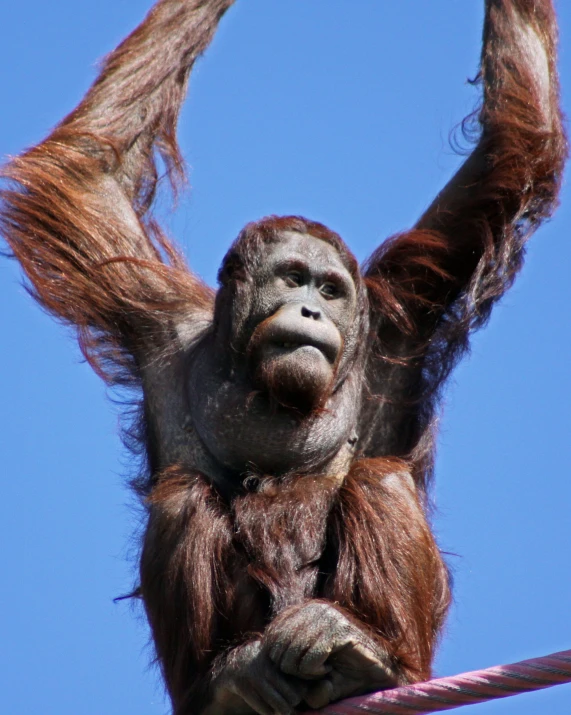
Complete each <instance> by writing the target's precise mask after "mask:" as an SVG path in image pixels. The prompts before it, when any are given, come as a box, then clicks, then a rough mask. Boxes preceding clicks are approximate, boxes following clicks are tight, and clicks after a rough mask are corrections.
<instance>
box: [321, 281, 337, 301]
mask: <svg viewBox="0 0 571 715" xmlns="http://www.w3.org/2000/svg"><path fill="white" fill-rule="evenodd" d="M319 292H320V293H321V295H322V296H323V297H324V298H327V299H328V300H332V299H333V298H337V297H338V296H339V288H338V287H337V286H336V285H335V283H330V282H327V283H324V284H323V285H322V286H321V288H320V289H319Z"/></svg>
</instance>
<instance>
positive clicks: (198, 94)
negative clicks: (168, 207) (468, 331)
mask: <svg viewBox="0 0 571 715" xmlns="http://www.w3.org/2000/svg"><path fill="white" fill-rule="evenodd" d="M149 6H150V3H149V2H148V0H99V2H97V3H87V2H84V1H83V0H75V1H74V2H71V0H51V2H49V3H47V2H39V1H38V0H26V1H24V2H20V3H14V2H4V3H2V4H0V68H1V69H0V102H1V106H2V110H1V111H0V154H2V155H7V154H14V153H17V152H18V151H20V150H21V149H22V148H24V147H25V146H29V145H31V144H33V143H35V142H37V141H39V140H40V139H41V138H42V137H43V136H45V134H46V133H47V131H48V130H49V128H50V127H51V126H53V125H54V124H55V123H56V122H57V121H58V120H59V119H60V118H61V117H62V116H63V115H64V114H65V113H66V112H68V111H69V110H70V109H71V108H72V107H73V106H74V104H75V103H76V102H78V101H79V99H80V98H81V96H82V94H83V93H84V92H85V90H86V89H87V87H88V85H89V83H90V82H91V81H92V80H93V79H94V77H95V65H96V60H97V59H98V58H100V57H101V56H102V55H104V54H105V53H106V52H108V51H110V50H111V49H112V48H113V47H114V45H115V44H116V43H117V42H118V41H119V40H120V39H121V38H122V37H123V36H124V35H125V34H126V33H127V32H128V31H129V30H130V29H131V28H133V27H134V26H135V24H136V23H137V22H138V21H139V20H140V19H141V18H142V17H143V15H144V13H145V12H146V11H147V10H148V8H149ZM482 6H483V2H481V1H480V0H431V1H430V2H428V0H424V1H422V0H399V2H395V1H393V2H389V0H353V1H352V2H349V0H311V1H310V2H308V0H271V2H268V0H248V1H247V2H246V1H245V0H238V2H237V4H236V6H235V7H234V8H233V9H232V10H231V11H230V13H229V14H228V16H227V18H226V19H225V21H224V23H223V25H222V28H221V30H220V32H219V34H218V36H217V38H216V41H215V43H214V45H213V46H212V48H211V50H210V51H209V53H208V54H207V56H206V58H205V59H204V60H203V61H201V62H200V64H199V66H198V67H197V71H196V73H195V76H194V78H193V80H192V82H191V96H190V99H189V101H188V102H187V104H186V105H185V109H184V112H183V114H182V118H181V126H180V136H181V142H182V146H183V150H184V153H185V156H186V157H187V160H188V162H189V165H190V183H191V186H192V190H191V191H190V192H189V193H188V194H187V195H185V196H183V197H182V199H181V201H180V206H179V210H178V211H177V212H176V214H175V215H174V216H173V217H172V219H170V221H169V226H170V230H171V232H172V234H173V235H174V236H176V237H177V239H178V240H179V242H180V243H181V244H182V246H183V247H184V250H185V251H186V253H187V255H188V257H189V260H190V262H191V265H192V266H193V268H194V269H195V270H197V271H198V272H199V273H201V274H202V275H203V276H204V277H205V278H206V279H207V280H208V281H209V282H210V283H213V282H214V280H215V275H216V268H217V266H218V264H219V262H220V259H221V258H222V256H223V254H224V252H225V249H226V248H227V246H228V244H229V243H230V241H231V240H232V239H233V238H234V236H235V235H236V234H237V232H238V230H239V229H240V227H241V226H242V225H243V224H244V223H246V221H248V220H251V219H255V218H258V217H260V216H262V215H265V214H269V213H278V214H286V213H301V214H305V215H307V216H309V217H311V218H315V219H317V220H320V221H323V222H325V223H326V224H328V225H329V226H331V227H332V228H333V229H335V230H337V231H339V232H340V233H341V234H342V235H343V236H344V237H345V239H346V240H347V241H348V243H349V244H350V245H351V246H352V248H353V249H354V251H355V252H356V254H357V256H358V257H359V258H360V259H364V258H365V257H366V256H367V255H368V254H369V253H370V252H371V251H372V250H373V248H374V247H375V246H376V245H377V244H378V243H379V242H380V241H381V240H382V239H383V238H385V237H386V236H388V235H390V234H392V233H394V232H395V231H398V230H399V229H402V228H405V227H407V226H410V225H411V224H412V223H413V222H414V221H415V219H416V218H417V217H418V216H419V215H420V213H421V211H422V210H423V208H424V207H426V206H427V205H428V204H429V203H430V201H431V200H432V198H433V197H434V196H435V195H436V193H437V192H438V190H439V189H440V188H441V187H442V186H443V184H444V183H445V182H446V181H447V179H448V178H449V177H450V175H451V174H452V173H453V171H454V168H455V167H456V166H457V165H458V163H459V161H460V160H461V159H460V158H459V157H458V156H457V155H455V154H454V153H453V151H452V150H451V149H450V145H449V142H448V137H449V131H450V130H451V129H452V128H453V127H454V125H456V124H457V123H458V122H459V121H460V120H461V119H462V117H463V116H464V115H465V114H467V113H468V112H469V111H470V110H471V109H472V108H473V107H474V104H475V102H476V99H477V95H476V94H475V91H474V90H473V88H471V87H470V86H469V85H468V84H467V83H466V79H467V78H468V77H473V76H474V75H475V73H476V68H477V61H478V55H479V41H480V33H481V22H482ZM559 16H560V23H561V65H560V66H561V76H562V89H563V102H564V106H565V107H566V109H567V111H568V112H571V4H569V3H564V2H563V1H562V0H560V2H559ZM570 227H571V191H570V190H569V186H568V182H567V183H566V185H565V186H564V190H563V195H562V206H561V208H560V210H559V211H558V213H557V215H556V216H555V218H554V219H553V220H552V221H551V222H550V223H549V224H548V225H546V226H545V227H543V228H542V229H541V230H540V231H539V232H538V234H537V236H536V237H535V238H534V240H533V241H532V243H531V244H530V247H529V252H528V261H527V264H526V267H525V269H524V271H523V274H522V276H521V277H520V279H519V280H518V282H517V284H516V286H515V287H514V288H513V290H512V291H511V292H510V293H509V294H508V296H507V297H506V298H505V299H504V301H503V302H502V303H501V305H500V306H499V307H498V308H497V309H496V311H495V313H494V315H493V318H492V320H491V322H490V324H489V326H488V327H487V328H486V329H485V330H484V331H482V332H481V333H479V334H478V335H477V336H475V338H474V340H473V349H472V354H471V357H469V358H468V359H466V360H465V361H464V362H463V363H462V365H461V366H460V368H459V369H458V370H457V371H456V373H455V374H454V377H453V380H452V381H451V384H450V386H449V389H448V392H447V395H446V405H445V410H444V415H443V420H442V427H441V432H440V449H439V455H438V462H437V479H436V488H435V497H436V501H437V504H438V511H437V513H436V517H435V529H436V532H437V534H438V538H439V541H440V544H441V546H442V548H443V549H444V550H445V551H448V552H451V553H452V554H454V555H451V556H449V562H450V564H451V566H452V568H453V571H454V574H455V581H456V586H455V605H454V608H453V610H452V612H451V615H450V619H449V622H448V627H447V631H446V634H445V637H444V639H443V643H442V647H441V649H440V654H439V657H438V661H437V665H436V667H437V672H438V674H441V675H447V674H452V673H458V672H462V671H465V670H472V669H476V668H483V667H486V666H490V665H494V664H498V663H508V662H512V661H516V660H519V659H522V658H526V657H533V656H537V655H542V654H547V653H550V652H553V651H557V650H563V649H569V648H571V620H570V618H569V603H570V602H571V566H570V558H569V554H570V551H571V530H570V528H569V527H570V514H571V486H570V480H569V473H570V472H571V466H570V464H571V437H570V428H571V417H570V410H569V400H570V397H571V375H570V370H569V367H570V358H571V338H570V335H569V328H570V324H571V321H570V317H569V312H570V309H571V277H570V268H571V246H570V242H569V233H570ZM0 305H1V306H2V307H1V309H0V335H2V338H1V340H2V342H1V349H0V385H1V388H0V389H1V402H0V405H1V409H0V450H1V455H2V457H1V464H2V467H1V469H0V472H1V481H0V485H1V486H0V489H1V493H2V498H1V499H0V539H1V544H2V547H1V549H0V603H1V604H2V606H1V608H0V643H2V646H1V647H0V712H2V713H6V714H9V715H32V713H33V714H35V713H38V712H41V713H43V714H44V715H72V714H73V715H78V714H80V715H100V713H106V715H119V714H121V715H123V714H124V713H127V712H132V713H137V714H138V715H161V714H163V713H165V712H167V709H168V708H167V705H166V703H165V700H164V697H163V694H162V688H161V685H160V681H159V678H158V676H157V673H156V672H155V671H154V670H153V669H152V668H150V667H149V661H150V651H149V649H148V647H147V646H146V643H147V637H148V636H147V630H146V626H145V622H144V618H143V617H142V613H141V612H140V611H138V610H137V609H132V608H131V607H130V606H129V605H128V604H126V603H120V604H118V605H115V604H113V602H112V598H113V597H114V596H117V595H120V594H122V593H125V592H126V591H128V590H129V589H130V587H131V585H132V583H133V581H134V578H135V576H134V573H135V566H134V562H133V553H134V551H135V549H134V541H133V538H132V535H133V533H134V532H136V529H137V526H138V516H137V512H136V510H134V509H133V508H132V501H131V498H130V496H129V493H128V490H127V489H126V487H125V486H124V485H125V478H126V476H127V475H128V474H129V457H128V455H127V454H126V452H125V451H124V450H123V449H122V447H121V444H120V442H119V439H118V437H117V431H116V428H117V421H118V412H117V408H116V407H115V406H114V405H113V404H112V402H111V401H110V399H109V395H108V394H106V391H105V389H104V387H103V386H102V384H101V383H100V382H99V381H98V379H97V378H96V377H95V376H94V375H93V374H92V373H91V372H90V370H89V368H88V367H87V366H86V365H85V364H84V363H82V361H81V359H80V355H79V351H78V349H77V347H76V346H75V344H74V342H73V340H72V339H70V332H69V330H67V329H65V328H63V327H62V326H60V325H57V324H56V323H54V322H53V321H51V320H50V319H49V318H48V317H47V316H45V315H44V314H43V313H42V312H41V311H39V310H38V308H37V307H36V306H35V305H33V304H32V301H31V300H30V299H29V297H28V296H27V294H26V293H25V291H24V289H23V288H22V287H21V279H20V274H19V271H18V268H17V266H16V265H15V264H13V263H12V262H9V261H6V260H0ZM570 708H571V686H563V687H559V688H555V689H553V690H551V691H545V692H543V693H538V694H533V695H524V696H519V697H518V698H512V699H508V700H506V701H500V702H496V703H493V704H486V705H481V706H477V708H473V712H474V713H478V714H479V715H480V714H481V715H494V714H496V713H497V714H498V715H501V714H503V715H508V714H509V715H515V714H516V713H517V715H536V714H537V713H539V712H545V713H549V714H550V715H568V713H569V711H570ZM470 712H472V711H470Z"/></svg>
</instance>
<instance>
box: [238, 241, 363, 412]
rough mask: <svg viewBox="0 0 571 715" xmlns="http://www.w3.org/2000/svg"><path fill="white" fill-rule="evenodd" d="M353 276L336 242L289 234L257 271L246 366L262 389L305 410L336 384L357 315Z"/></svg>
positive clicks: (307, 410) (271, 248)
mask: <svg viewBox="0 0 571 715" xmlns="http://www.w3.org/2000/svg"><path fill="white" fill-rule="evenodd" d="M355 304H356V293H355V287H354V283H353V279H352V277H351V275H350V274H349V272H348V271H347V269H346V268H345V266H344V265H343V264H342V262H341V261H340V259H339V256H338V254H337V251H336V250H335V248H334V247H333V246H331V245H330V244H328V243H325V242H324V241H320V240H318V239H315V238H313V237H312V236H307V235H303V234H299V233H294V232H288V233H285V234H283V239H282V240H281V241H280V242H279V243H277V244H272V245H270V246H268V251H267V256H266V258H265V261H264V264H263V267H262V270H260V271H259V272H258V273H257V274H256V275H255V276H254V301H253V305H252V312H251V315H250V319H249V321H248V326H255V327H254V330H253V333H252V337H251V339H250V343H249V346H248V363H249V365H250V369H251V375H252V377H253V382H254V385H255V386H256V387H260V388H261V389H267V390H268V391H269V392H270V394H271V395H272V396H273V397H274V398H275V399H276V400H277V401H278V402H279V403H280V404H282V405H284V406H286V407H292V408H294V409H297V410H299V411H300V412H301V413H306V412H310V411H311V410H313V409H315V408H316V407H318V406H320V401H323V398H326V397H327V396H328V394H329V392H330V391H331V389H332V387H333V382H334V378H335V372H336V368H337V366H338V364H339V363H340V362H341V360H342V358H343V353H344V349H345V338H346V336H347V333H348V329H349V327H350V323H351V320H352V319H353V317H354V313H355Z"/></svg>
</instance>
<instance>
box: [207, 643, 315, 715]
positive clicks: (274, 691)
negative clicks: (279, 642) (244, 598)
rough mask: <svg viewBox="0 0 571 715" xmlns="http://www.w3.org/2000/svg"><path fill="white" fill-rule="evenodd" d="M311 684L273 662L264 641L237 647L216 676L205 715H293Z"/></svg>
mask: <svg viewBox="0 0 571 715" xmlns="http://www.w3.org/2000/svg"><path fill="white" fill-rule="evenodd" d="M307 689H308V683H307V682H306V681H305V680H303V679H301V678H296V677H294V676H291V675H287V674H286V673H284V672H283V671H281V670H280V668H279V667H278V666H277V665H276V664H275V663H273V662H272V660H271V659H270V658H269V655H268V653H267V651H266V650H265V649H264V647H263V645H262V641H261V640H255V641H252V642H250V643H246V644H245V645H243V646H240V647H238V648H235V649H234V650H233V651H231V653H230V654H229V655H228V656H227V657H226V658H225V660H224V665H223V667H222V669H221V670H220V672H219V674H218V675H216V676H215V677H214V680H213V685H212V691H213V699H212V702H211V704H210V705H209V706H208V707H207V708H206V709H205V710H204V711H203V715H231V714H232V715H251V713H257V714H258V715H290V713H293V712H294V711H295V708H296V706H298V705H299V704H300V703H301V702H302V700H303V699H304V697H305V694H306V692H307Z"/></svg>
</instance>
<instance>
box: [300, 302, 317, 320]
mask: <svg viewBox="0 0 571 715" xmlns="http://www.w3.org/2000/svg"><path fill="white" fill-rule="evenodd" d="M301 314H302V316H303V317H304V318H313V320H319V319H320V318H321V311H320V310H314V309H313V308H308V307H307V306H305V305H303V306H302V307H301Z"/></svg>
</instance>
